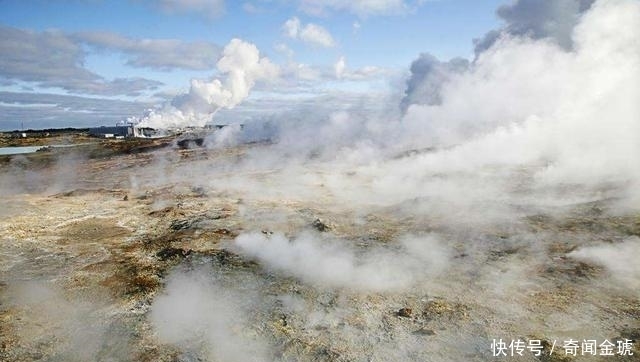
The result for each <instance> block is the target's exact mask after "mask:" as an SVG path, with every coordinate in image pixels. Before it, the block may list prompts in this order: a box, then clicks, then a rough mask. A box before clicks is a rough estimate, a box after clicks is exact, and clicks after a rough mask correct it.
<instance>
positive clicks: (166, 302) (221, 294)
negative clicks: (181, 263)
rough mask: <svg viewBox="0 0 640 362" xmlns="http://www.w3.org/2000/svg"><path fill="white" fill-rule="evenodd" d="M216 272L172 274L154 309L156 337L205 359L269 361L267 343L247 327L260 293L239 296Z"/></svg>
mask: <svg viewBox="0 0 640 362" xmlns="http://www.w3.org/2000/svg"><path fill="white" fill-rule="evenodd" d="M212 275H214V274H213V271H212V270H211V269H206V268H202V269H198V270H192V271H180V270H178V271H174V272H173V273H172V274H171V276H170V277H169V278H168V279H169V280H168V283H167V286H166V288H165V291H164V293H163V294H162V295H160V296H158V297H157V298H156V299H155V300H154V303H153V308H152V309H151V314H150V320H151V323H152V324H153V327H154V328H155V330H156V332H157V334H158V338H159V339H160V340H161V341H162V342H164V343H170V344H174V345H177V346H180V347H181V348H182V349H183V351H190V352H192V353H194V354H196V355H199V356H201V357H200V358H202V359H204V360H207V361H230V362H234V361H235V362H240V361H253V362H257V361H268V360H270V359H269V358H267V357H266V355H267V352H268V351H267V344H266V343H265V342H264V341H262V340H261V339H259V338H257V337H256V336H255V333H251V331H250V329H249V328H248V327H247V326H248V324H249V319H248V318H249V317H248V315H249V314H250V310H251V306H250V303H252V302H253V301H254V300H256V296H253V295H251V293H250V292H247V291H244V292H243V293H242V294H238V293H237V292H236V291H234V290H233V289H230V288H228V287H225V286H224V285H221V284H220V283H221V282H220V281H219V280H215V279H214V278H213V277H212ZM200 358H199V359H198V360H200Z"/></svg>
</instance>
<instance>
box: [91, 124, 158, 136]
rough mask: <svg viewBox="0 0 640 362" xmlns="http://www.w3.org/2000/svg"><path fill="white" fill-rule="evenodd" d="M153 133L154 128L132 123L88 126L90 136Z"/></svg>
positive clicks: (152, 134) (154, 132)
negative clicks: (137, 125)
mask: <svg viewBox="0 0 640 362" xmlns="http://www.w3.org/2000/svg"><path fill="white" fill-rule="evenodd" d="M155 134H156V130H155V129H153V128H149V127H136V126H135V125H133V124H127V125H116V126H101V127H93V128H89V135H90V136H93V137H101V138H129V137H138V138H147V137H153V136H154V135H155Z"/></svg>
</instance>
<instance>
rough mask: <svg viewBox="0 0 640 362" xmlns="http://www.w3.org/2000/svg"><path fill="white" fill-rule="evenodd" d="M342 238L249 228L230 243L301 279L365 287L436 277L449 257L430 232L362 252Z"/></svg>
mask: <svg viewBox="0 0 640 362" xmlns="http://www.w3.org/2000/svg"><path fill="white" fill-rule="evenodd" d="M344 243H345V241H342V243H340V242H339V241H336V240H328V239H323V238H320V237H318V236H314V235H312V234H303V235H300V236H299V237H296V238H294V239H293V240H289V239H288V238H287V237H285V236H284V235H283V234H274V235H271V236H269V237H268V236H266V235H264V234H262V233H251V234H242V235H239V236H238V237H237V238H236V242H235V245H236V246H237V247H239V252H240V253H241V254H243V255H246V256H248V257H251V258H255V259H257V260H259V261H260V262H262V263H264V264H265V266H266V267H268V268H272V269H275V270H277V271H281V272H284V273H286V274H290V275H293V276H295V277H298V278H300V279H302V280H303V281H305V282H309V283H313V284H317V285H320V286H326V287H331V288H350V289H353V290H365V291H385V290H402V289H405V288H408V287H410V286H413V285H414V284H415V283H417V282H419V281H420V280H424V278H425V277H426V276H429V277H436V276H437V275H438V274H439V273H440V272H442V271H443V270H444V269H445V268H446V267H447V266H448V264H449V260H450V258H451V252H450V250H449V248H447V247H446V246H444V245H443V244H442V243H441V241H440V240H439V239H438V238H437V237H436V236H434V235H427V236H425V237H415V236H407V237H404V238H403V239H402V240H401V241H400V248H399V249H398V250H387V249H382V248H380V249H378V250H375V249H374V250H369V251H367V253H366V254H364V255H358V254H357V252H356V251H355V250H353V249H350V248H349V247H348V246H346V245H344Z"/></svg>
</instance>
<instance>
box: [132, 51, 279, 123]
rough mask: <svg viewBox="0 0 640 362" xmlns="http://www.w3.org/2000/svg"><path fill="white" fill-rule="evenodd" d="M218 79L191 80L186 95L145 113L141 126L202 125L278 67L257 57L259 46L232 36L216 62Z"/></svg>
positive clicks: (245, 94)
mask: <svg viewBox="0 0 640 362" xmlns="http://www.w3.org/2000/svg"><path fill="white" fill-rule="evenodd" d="M217 68H218V72H219V74H220V76H224V78H223V79H222V80H221V79H220V78H215V79H213V80H211V81H206V80H201V79H192V80H191V88H190V89H189V92H188V93H186V94H182V95H180V96H177V97H176V98H174V99H173V100H172V101H171V104H167V105H165V106H164V107H163V108H162V109H161V110H159V111H152V112H151V113H149V114H148V115H146V116H145V117H144V118H143V119H142V121H141V123H140V124H141V126H146V127H153V128H171V127H184V126H199V127H201V126H203V125H204V124H205V123H207V122H208V121H210V120H211V118H212V117H213V115H214V114H215V113H216V112H217V111H218V110H220V109H221V108H228V109H231V108H233V107H235V106H236V105H238V104H240V102H242V101H243V100H244V99H245V98H247V97H248V96H249V92H250V91H251V89H252V88H253V87H254V86H255V84H256V82H258V81H263V80H270V79H274V78H276V77H277V75H278V73H279V68H278V66H277V65H275V64H273V63H271V61H270V60H269V58H266V57H262V58H261V57H260V52H259V50H258V48H257V47H256V46H255V45H253V44H251V43H248V42H245V41H243V40H241V39H233V40H231V42H229V44H227V46H226V47H225V48H224V51H223V56H222V58H221V59H220V60H219V61H218V63H217Z"/></svg>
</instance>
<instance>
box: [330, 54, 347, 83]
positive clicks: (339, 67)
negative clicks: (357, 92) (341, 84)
mask: <svg viewBox="0 0 640 362" xmlns="http://www.w3.org/2000/svg"><path fill="white" fill-rule="evenodd" d="M346 67H347V62H346V60H345V59H344V56H341V57H340V59H338V61H337V62H336V64H334V66H333V69H334V70H335V71H336V78H338V79H340V78H342V76H343V75H344V70H345V68H346Z"/></svg>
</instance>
